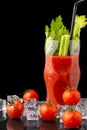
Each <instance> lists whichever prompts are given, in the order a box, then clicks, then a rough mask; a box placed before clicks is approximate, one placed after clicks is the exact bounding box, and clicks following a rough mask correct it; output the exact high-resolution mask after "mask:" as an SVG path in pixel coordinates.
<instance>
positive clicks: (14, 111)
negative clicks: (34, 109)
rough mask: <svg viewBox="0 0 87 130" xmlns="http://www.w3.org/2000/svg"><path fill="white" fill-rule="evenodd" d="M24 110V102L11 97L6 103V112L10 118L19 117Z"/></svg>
mask: <svg viewBox="0 0 87 130" xmlns="http://www.w3.org/2000/svg"><path fill="white" fill-rule="evenodd" d="M23 111H24V104H23V103H22V102H21V101H20V100H18V99H13V100H11V101H9V102H8V103H7V106H6V113H7V115H8V116H9V117H11V118H19V117H20V116H21V115H22V114H23Z"/></svg>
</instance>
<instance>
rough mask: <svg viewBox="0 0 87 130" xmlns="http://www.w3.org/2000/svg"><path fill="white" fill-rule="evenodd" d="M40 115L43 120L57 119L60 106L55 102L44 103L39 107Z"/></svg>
mask: <svg viewBox="0 0 87 130" xmlns="http://www.w3.org/2000/svg"><path fill="white" fill-rule="evenodd" d="M39 113H40V117H41V118H42V119H43V120H46V121H49V120H54V119H56V116H57V114H58V108H57V106H56V105H55V104H53V103H50V102H47V103H43V104H42V105H41V106H40V108H39Z"/></svg>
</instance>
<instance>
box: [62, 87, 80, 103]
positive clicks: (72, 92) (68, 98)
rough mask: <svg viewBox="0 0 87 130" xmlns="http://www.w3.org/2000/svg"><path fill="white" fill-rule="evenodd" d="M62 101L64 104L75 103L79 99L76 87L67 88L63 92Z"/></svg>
mask: <svg viewBox="0 0 87 130" xmlns="http://www.w3.org/2000/svg"><path fill="white" fill-rule="evenodd" d="M62 97H63V101H64V102H65V104H66V105H77V103H78V102H79V101H80V99H81V95H80V92H79V91H78V90H76V89H72V88H68V89H66V90H65V91H64V92H63V96H62Z"/></svg>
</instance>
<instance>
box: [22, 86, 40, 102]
mask: <svg viewBox="0 0 87 130" xmlns="http://www.w3.org/2000/svg"><path fill="white" fill-rule="evenodd" d="M32 98H35V99H36V100H39V95H38V93H37V92H36V91H35V90H33V89H31V90H27V91H25V93H24V94H23V100H24V101H26V100H29V99H32Z"/></svg>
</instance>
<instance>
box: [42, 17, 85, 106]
mask: <svg viewBox="0 0 87 130" xmlns="http://www.w3.org/2000/svg"><path fill="white" fill-rule="evenodd" d="M86 25H87V18H86V16H85V15H81V16H78V15H76V16H75V23H74V28H73V34H72V37H71V34H70V32H69V30H68V29H67V27H66V26H65V25H64V23H63V19H62V17H61V16H60V15H59V16H58V17H56V18H55V19H52V21H51V23H50V25H49V26H48V25H46V26H45V35H46V41H45V67H44V80H45V85H46V91H47V96H46V100H47V101H52V102H54V103H56V104H60V105H64V101H63V99H62V95H63V92H64V91H65V89H66V88H67V87H73V88H76V89H77V88H78V84H79V80H80V66H79V52H80V32H81V29H82V28H84V27H86Z"/></svg>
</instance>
